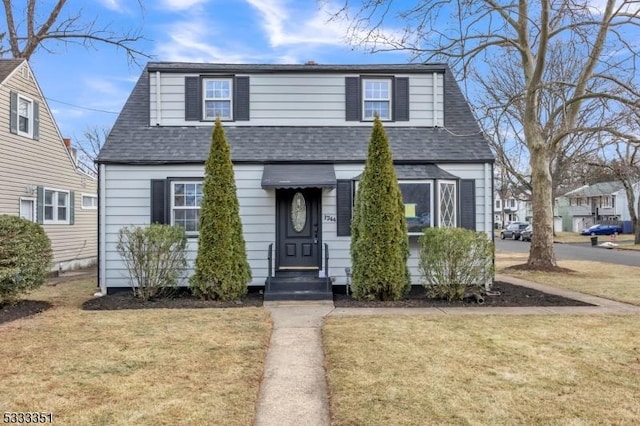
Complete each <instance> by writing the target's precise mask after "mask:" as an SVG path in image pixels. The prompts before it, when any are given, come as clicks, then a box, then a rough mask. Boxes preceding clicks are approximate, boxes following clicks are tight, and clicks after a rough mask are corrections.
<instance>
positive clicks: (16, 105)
mask: <svg viewBox="0 0 640 426" xmlns="http://www.w3.org/2000/svg"><path fill="white" fill-rule="evenodd" d="M9 110H10V116H9V130H10V131H11V133H13V134H14V135H20V136H25V137H28V138H31V139H35V140H37V139H38V138H39V136H40V131H39V129H38V127H39V123H40V112H39V111H40V108H39V104H38V102H36V101H34V100H33V99H29V98H27V97H26V96H22V95H20V94H19V93H17V92H14V91H11V92H10V100H9Z"/></svg>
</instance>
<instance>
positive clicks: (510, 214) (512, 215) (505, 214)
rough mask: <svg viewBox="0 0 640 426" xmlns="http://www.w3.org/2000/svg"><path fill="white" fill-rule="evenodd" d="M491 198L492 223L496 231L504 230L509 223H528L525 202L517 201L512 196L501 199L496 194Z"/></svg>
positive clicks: (508, 195)
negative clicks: (492, 199)
mask: <svg viewBox="0 0 640 426" xmlns="http://www.w3.org/2000/svg"><path fill="white" fill-rule="evenodd" d="M493 196H494V201H493V203H494V204H493V223H494V227H495V228H496V229H498V228H504V227H505V226H507V225H508V224H509V223H510V222H526V221H528V219H529V217H527V210H526V202H525V201H522V200H519V199H517V198H516V197H514V196H513V195H512V194H507V195H505V196H504V198H502V196H501V195H500V194H499V193H498V192H495V193H494V195H493Z"/></svg>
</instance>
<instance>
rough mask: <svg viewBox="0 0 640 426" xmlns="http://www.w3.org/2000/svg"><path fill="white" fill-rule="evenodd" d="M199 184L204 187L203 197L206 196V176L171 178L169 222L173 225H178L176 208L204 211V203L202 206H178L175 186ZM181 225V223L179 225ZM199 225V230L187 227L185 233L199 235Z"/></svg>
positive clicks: (189, 235) (191, 235) (188, 235)
mask: <svg viewBox="0 0 640 426" xmlns="http://www.w3.org/2000/svg"><path fill="white" fill-rule="evenodd" d="M180 184H183V185H197V184H200V185H202V186H203V187H202V189H203V197H204V178H198V179H195V178H194V179H169V223H170V224H171V225H173V226H176V222H175V210H176V209H179V210H199V211H200V212H202V205H200V206H178V207H176V206H175V204H174V202H175V186H176V185H180ZM199 220H200V216H198V221H199ZM178 226H179V225H178ZM197 226H198V230H197V231H195V232H194V231H187V230H186V229H185V230H184V231H185V234H186V235H187V237H198V236H199V235H200V229H199V228H200V224H199V223H198V224H197Z"/></svg>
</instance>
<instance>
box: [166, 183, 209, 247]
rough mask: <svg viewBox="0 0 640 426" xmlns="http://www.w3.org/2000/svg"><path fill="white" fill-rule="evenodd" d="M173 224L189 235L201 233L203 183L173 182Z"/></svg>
mask: <svg viewBox="0 0 640 426" xmlns="http://www.w3.org/2000/svg"><path fill="white" fill-rule="evenodd" d="M171 194H172V196H171V224H172V225H178V226H181V227H183V228H184V230H185V232H186V233H187V235H196V234H197V233H198V232H199V231H200V206H201V204H202V182H179V181H176V182H171Z"/></svg>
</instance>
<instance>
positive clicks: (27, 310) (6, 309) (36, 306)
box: [0, 300, 53, 324]
mask: <svg viewBox="0 0 640 426" xmlns="http://www.w3.org/2000/svg"><path fill="white" fill-rule="evenodd" d="M51 306H53V305H52V304H51V303H49V302H42V301H40V300H21V301H19V302H17V303H16V304H14V305H9V304H7V305H0V324H2V323H5V322H9V321H13V320H17V319H19V318H25V317H28V316H31V315H35V314H39V313H40V312H44V311H46V310H47V309H49V308H51Z"/></svg>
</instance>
